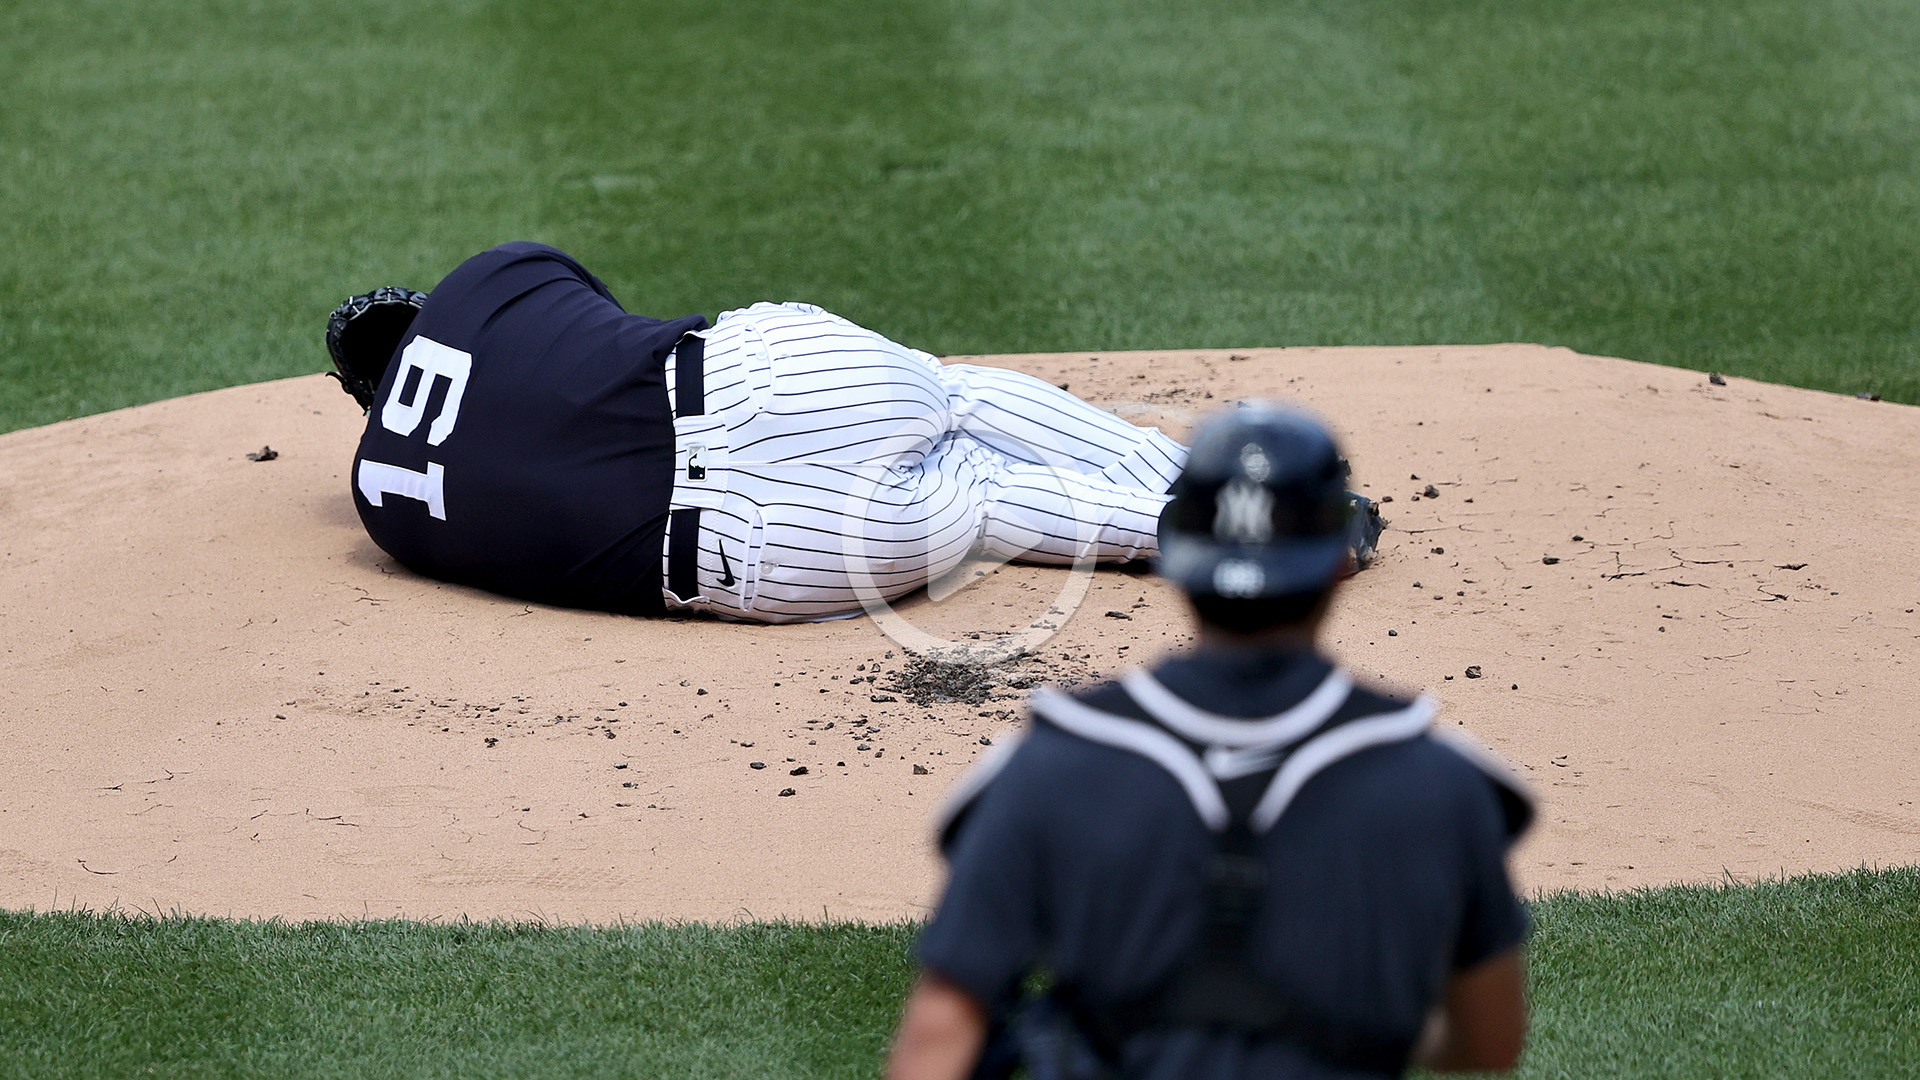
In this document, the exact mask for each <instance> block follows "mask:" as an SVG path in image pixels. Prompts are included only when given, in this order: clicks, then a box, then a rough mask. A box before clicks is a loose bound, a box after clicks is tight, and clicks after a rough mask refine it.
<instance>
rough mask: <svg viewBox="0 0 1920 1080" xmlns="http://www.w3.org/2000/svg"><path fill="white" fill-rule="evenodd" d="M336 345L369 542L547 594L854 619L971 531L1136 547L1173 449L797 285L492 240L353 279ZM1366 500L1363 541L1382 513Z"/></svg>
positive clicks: (676, 608) (919, 578) (963, 545)
mask: <svg viewBox="0 0 1920 1080" xmlns="http://www.w3.org/2000/svg"><path fill="white" fill-rule="evenodd" d="M327 348H328V352H329V353H330V354H331V356H332V358H333V362H334V367H335V372H334V374H335V377H337V378H338V379H339V380H340V382H341V384H342V386H343V387H345V389H346V390H347V392H348V393H350V394H352V395H353V397H354V399H355V400H356V401H358V402H359V403H360V404H361V406H362V407H363V408H365V409H367V410H368V422H367V427H366V433H365V435H364V436H363V437H362V438H361V440H360V447H359V451H358V453H357V454H356V455H355V458H354V465H353V473H352V476H353V498H354V504H355V507H356V508H357V509H358V511H359V514H360V519H361V521H362V523H363V524H364V525H365V526H366V529H367V533H368V535H369V536H371V537H372V538H373V540H374V542H375V543H376V544H378V545H379V546H380V547H381V548H382V549H384V550H385V551H386V552H387V553H388V554H390V555H392V556H393V557H394V558H395V559H397V560H399V561H400V562H401V563H402V564H404V565H405V566H407V567H409V568H410V569H412V570H414V571H416V572H418V573H421V574H424V575H426V576H428V577H433V578H437V579H441V580H445V581H452V582H458V583H462V584H467V585H473V586H477V587H479V588H483V589H487V590H490V591H493V592H497V593H502V594H505V595H510V596H516V597H521V598H525V599H529V600H536V601H541V602H545V603H552V604H558V605H562V606H570V607H583V608H595V609H602V610H608V611H615V612H623V613H630V614H637V615H658V614H666V613H685V612H706V613H710V614H714V615H718V616H720V617H723V618H730V619H739V620H748V621H756V622H770V623H778V622H794V621H803V620H810V619H823V618H838V617H844V616H848V615H853V614H858V613H859V612H860V611H861V610H862V609H863V607H865V606H867V605H871V604H873V603H876V602H884V601H890V600H893V599H895V598H898V597H900V596H902V595H904V594H906V593H908V592H911V591H912V590H914V589H916V588H918V587H920V586H922V585H924V584H926V583H927V582H928V581H931V580H933V579H935V578H937V577H939V576H941V575H942V574H945V573H947V572H948V571H950V570H952V569H953V568H954V567H956V566H958V565H959V564H960V562H961V561H962V560H963V559H965V558H966V557H967V555H968V554H969V553H970V552H974V551H983V552H985V553H987V554H990V555H993V556H996V557H998V558H1002V559H1019V560H1023V561H1028V562H1038V563H1048V564H1054V565H1068V564H1072V563H1074V562H1076V561H1079V560H1083V559H1090V560H1092V561H1095V562H1102V563H1113V562H1127V561H1130V560H1137V559H1144V558H1149V557H1151V556H1153V555H1155V554H1157V552H1158V550H1159V548H1158V541H1157V533H1158V524H1159V516H1160V511H1161V509H1162V507H1164V506H1165V504H1166V502H1167V494H1166V492H1167V488H1168V486H1169V485H1170V484H1171V483H1172V482H1173V480H1174V478H1175V477H1176V476H1178V475H1179V472H1180V469H1181V466H1182V465H1183V464H1184V463H1185V461H1186V449H1185V447H1183V446H1181V445H1180V444H1179V443H1177V442H1175V441H1173V440H1172V439H1170V438H1168V437H1167V436H1166V435H1164V434H1162V433H1161V432H1160V431H1159V430H1157V429H1154V428H1141V427H1136V426H1134V425H1132V424H1129V423H1127V422H1125V421H1123V420H1121V419H1119V418H1118V417H1116V416H1114V415H1112V414H1111V413H1107V412H1104V411H1102V410H1100V409H1097V408H1095V407H1093V406H1092V405H1089V404H1087V403H1086V402H1084V401H1081V400H1080V399H1079V398H1077V397H1074V396H1073V395H1072V394H1069V393H1067V392H1066V391H1064V390H1061V389H1059V388H1058V387H1055V386H1053V385H1051V384H1048V383H1045V382H1042V381H1041V380H1039V379H1035V378H1033V377H1031V376H1028V375H1024V374H1020V373H1018V372H1011V371H1004V370H1000V369H996V368H987V367H976V366H971V365H963V364H945V365H943V364H941V363H940V362H939V361H938V360H936V359H935V358H934V357H932V356H930V355H929V354H927V353H924V352H920V351H919V350H916V349H910V348H907V347H905V346H902V345H899V344H897V343H895V342H893V341H890V340H888V339H887V338H885V337H883V336H881V335H879V334H876V333H874V332H873V331H870V330H866V329H863V328H861V327H859V326H856V325H854V324H853V323H851V322H848V321H847V320H845V319H843V318H841V317H839V316H837V315H833V314H831V313H829V312H826V311H823V310H821V309H819V308H817V307H813V306H812V305H808V304H765V303H763V304H755V305H753V306H752V307H749V308H744V309H740V310H736V311H729V312H725V313H723V314H721V315H720V316H719V317H718V318H716V319H714V320H713V321H711V322H709V320H708V319H707V318H706V317H704V316H701V315H688V316H684V317H682V318H678V319H672V320H663V319H655V318H649V317H647V316H643V315H634V314H630V313H628V312H627V311H626V310H625V309H624V308H622V307H621V306H620V304H619V303H618V302H617V301H616V300H615V299H614V297H613V295H612V293H610V292H609V291H608V290H607V287H606V286H605V285H604V284H602V283H601V282H600V280H599V279H598V278H596V277H594V276H593V275H592V274H591V273H589V272H588V271H587V270H586V269H585V268H584V267H582V266H581V265H580V264H579V263H578V262H576V261H574V260H573V259H572V258H571V257H570V256H568V255H566V254H565V253H563V252H561V251H558V250H556V249H554V248H551V247H548V246H546V245H543V244H535V243H526V242H519V243H510V244H503V245H501V246H499V247H496V248H493V249H490V250H488V251H485V252H482V253H480V254H479V255H476V256H474V257H473V258H471V259H468V260H467V261H466V262H465V263H463V264H461V265H460V266H459V267H458V268H456V269H455V270H454V271H453V272H452V273H451V274H448V275H447V277H446V278H445V279H444V280H443V281H441V282H440V284H439V285H438V286H437V287H436V288H435V289H434V290H433V292H432V293H431V294H427V293H421V292H414V291H411V290H408V289H400V288H385V289H380V290H377V291H375V292H372V293H368V294H366V295H363V296H356V297H354V298H352V299H350V300H349V301H347V302H346V303H345V304H343V305H342V306H341V307H340V308H339V309H338V310H336V311H335V312H334V313H333V315H332V317H331V318H330V319H329V321H328V326H327ZM1362 505H1363V506H1365V505H1367V504H1365V503H1363V504H1362ZM1368 509H1369V510H1370V509H1371V508H1370V506H1369V507H1368ZM1361 519H1362V520H1363V522H1367V523H1371V524H1372V525H1373V528H1372V532H1366V531H1365V530H1364V529H1363V530H1361V532H1360V533H1358V534H1357V535H1356V541H1355V547H1356V549H1357V557H1358V558H1360V559H1364V558H1365V556H1366V554H1367V553H1368V552H1370V551H1371V546H1372V539H1373V534H1375V533H1377V531H1378V528H1377V518H1376V517H1375V516H1374V515H1373V514H1371V513H1368V514H1363V515H1361Z"/></svg>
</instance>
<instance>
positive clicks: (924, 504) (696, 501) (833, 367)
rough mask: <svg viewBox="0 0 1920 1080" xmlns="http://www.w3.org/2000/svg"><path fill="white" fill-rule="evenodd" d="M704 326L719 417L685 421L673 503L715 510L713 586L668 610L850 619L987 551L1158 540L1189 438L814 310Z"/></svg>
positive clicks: (710, 527) (670, 370)
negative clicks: (695, 463) (699, 476)
mask: <svg viewBox="0 0 1920 1080" xmlns="http://www.w3.org/2000/svg"><path fill="white" fill-rule="evenodd" d="M699 333H700V336H701V337H703V338H705V339H706V348H705V354H706V356H705V364H704V369H705V388H706V415H705V416H697V417H684V418H681V419H679V420H677V421H676V423H675V427H676V431H677V436H678V438H677V442H678V443H679V460H678V461H677V462H676V468H675V477H676V479H675V482H674V490H673V506H674V508H675V509H680V508H684V507H689V506H699V507H701V508H702V511H703V512H702V513H701V515H700V540H699V571H698V582H699V591H700V596H699V597H697V598H696V599H694V600H693V602H691V603H688V604H680V603H678V602H677V601H676V600H675V599H674V597H672V595H671V594H669V595H668V598H667V606H668V608H669V609H670V610H675V609H678V610H694V611H708V612H712V613H714V614H716V615H720V616H722V617H726V618H734V619H745V620H751V621H755V622H770V623H778V622H798V621H804V620H808V619H826V618H836V617H841V616H845V615H852V614H858V613H859V612H860V611H861V610H862V609H863V606H864V603H870V602H873V601H874V600H876V599H881V600H892V599H895V598H897V597H900V596H903V595H905V594H906V593H909V592H911V591H913V590H914V589H916V588H918V587H920V586H922V585H925V584H926V583H927V582H929V581H931V580H933V579H934V578H937V577H939V576H941V575H942V574H945V573H946V572H948V571H949V570H952V569H953V568H954V567H955V566H958V565H959V564H960V562H961V561H962V560H964V559H965V558H966V556H967V554H968V553H969V552H970V551H974V550H981V551H983V552H985V553H987V554H990V555H994V556H997V557H1000V558H1010V559H1019V560H1022V561H1027V562H1039V563H1052V564H1058V565H1065V564H1070V563H1073V562H1075V561H1076V560H1078V559H1080V558H1084V557H1088V556H1091V557H1092V558H1093V559H1095V560H1097V561H1101V562H1121V561H1125V560H1128V559H1136V558H1143V557H1146V556H1150V555H1154V554H1157V552H1158V542H1157V531H1158V525H1159V514H1160V508H1161V507H1162V506H1163V505H1165V503H1166V501H1167V496H1166V494H1165V492H1166V490H1167V488H1168V487H1169V486H1170V485H1171V484H1172V483H1173V480H1174V478H1175V477H1176V476H1177V475H1179V472H1180V468H1181V466H1182V465H1183V464H1185V462H1186V457H1187V451H1186V448H1185V447H1183V446H1181V445H1180V444H1179V443H1177V442H1174V441H1173V440H1172V439H1169V438H1168V437H1167V436H1165V435H1163V434H1161V433H1160V431H1159V429H1157V428H1140V427H1135V426H1134V425H1132V424H1129V423H1127V422H1126V421H1124V420H1121V419H1120V418H1119V417H1117V416H1114V415H1113V414H1111V413H1108V412H1105V411H1103V410H1100V409H1097V408H1095V407H1093V406H1092V405H1089V404H1087V403H1086V402H1084V401H1081V400H1080V399H1079V398H1077V397H1074V396H1073V395H1072V394H1069V393H1067V392H1066V391H1064V390H1061V389H1059V388H1058V387H1055V386H1053V385H1051V384H1048V383H1046V382H1043V381H1041V380H1039V379H1036V378H1034V377H1032V376H1030V375H1024V374H1021V373H1019V372H1013V371H1002V370H999V369H996V368H986V367H975V366H971V365H965V364H947V365H943V364H941V363H940V362H939V361H938V360H936V359H935V358H934V357H932V356H931V355H929V354H927V353H924V352H921V351H919V350H917V349H909V348H907V347H906V346H903V345H899V344H896V343H895V342H892V341H889V340H887V339H886V338H885V337H882V336H881V335H879V334H876V333H874V332H873V331H871V330H866V329H863V328H861V327H859V326H856V325H854V324H853V323H851V322H848V321H847V320H846V319H843V318H841V317H840V316H838V315H834V314H831V313H829V312H826V311H822V310H821V309H820V308H817V307H814V306H812V305H811V304H767V303H762V304H755V305H754V306H752V307H750V308H744V309H741V310H737V311H729V312H725V313H723V314H722V315H721V316H720V317H719V318H718V319H717V320H716V321H715V323H714V325H713V327H712V328H711V329H708V330H704V331H700V332H699ZM674 390H675V371H674V364H673V360H672V359H671V358H669V360H668V364H667V399H668V400H669V401H673V400H675V397H674ZM696 445H697V446H698V447H699V448H700V449H699V451H698V453H699V455H700V458H701V461H702V462H703V463H704V466H703V467H704V470H705V474H706V475H705V479H704V480H702V481H698V482H696V481H693V480H691V479H689V476H688V468H687V466H688V464H689V454H690V453H692V452H693V451H692V450H691V449H690V448H691V447H692V446H696ZM666 572H667V566H666V556H665V554H664V552H663V554H662V556H661V575H662V580H663V581H664V580H666Z"/></svg>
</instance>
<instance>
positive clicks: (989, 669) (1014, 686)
mask: <svg viewBox="0 0 1920 1080" xmlns="http://www.w3.org/2000/svg"><path fill="white" fill-rule="evenodd" d="M1085 675H1086V672H1085V671H1084V669H1083V668H1082V667H1081V665H1079V664H1075V663H1072V662H1071V661H1067V660H1065V658H1063V660H1062V661H1054V660H1049V659H1047V658H1045V657H1043V656H1040V655H1038V654H1034V653H1016V654H1014V655H1012V656H1008V655H1006V654H1005V653H1004V652H995V651H988V650H982V651H980V652H978V653H975V652H968V651H966V650H953V651H949V652H943V653H939V654H922V653H914V654H910V655H908V657H907V661H906V664H905V666H903V667H901V668H900V669H899V670H898V671H892V672H889V673H887V675H886V676H885V680H886V681H885V682H884V683H883V684H882V685H884V686H885V687H886V688H887V689H888V690H892V691H893V692H895V693H897V694H899V695H900V696H902V697H904V698H906V699H907V700H908V701H911V702H912V703H914V704H915V705H935V704H941V703H946V702H958V703H961V704H966V705H981V704H985V703H986V702H989V701H1005V700H1007V699H1009V698H1014V697H1018V696H1020V695H1021V694H1022V693H1024V692H1025V691H1027V690H1031V689H1033V688H1034V687H1036V686H1039V685H1041V684H1042V683H1048V682H1053V683H1061V684H1063V685H1069V686H1070V685H1073V684H1074V683H1076V682H1078V681H1079V678H1077V677H1076V676H1078V677H1084V676H1085Z"/></svg>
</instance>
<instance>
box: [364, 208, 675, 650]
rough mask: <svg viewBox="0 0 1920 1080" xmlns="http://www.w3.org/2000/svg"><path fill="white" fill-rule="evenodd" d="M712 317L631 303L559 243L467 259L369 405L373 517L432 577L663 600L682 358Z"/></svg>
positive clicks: (386, 539)
mask: <svg viewBox="0 0 1920 1080" xmlns="http://www.w3.org/2000/svg"><path fill="white" fill-rule="evenodd" d="M705 325H706V320H705V319H704V318H703V317H701V316H698V315H695V316H689V317H687V318H683V319H678V320H674V321H671V322H664V321H662V320H659V319H652V318H647V317H645V316H639V315H632V314H629V313H627V312H626V311H625V310H623V309H622V308H621V307H620V305H619V304H618V303H617V302H616V301H615V300H614V299H613V297H612V295H611V294H610V293H609V292H608V291H607V289H606V287H605V286H604V285H602V284H601V283H600V282H599V280H598V279H596V278H594V277H593V275H592V274H590V273H588V272H587V271H586V270H585V269H584V268H583V267H581V266H580V265H579V264H578V263H576V262H574V261H573V260H572V259H571V258H569V257H568V256H566V255H564V254H562V253H561V252H559V251H556V250H554V249H553V248H549V247H546V246H545V245H541V244H531V243H513V244H504V245H501V246H500V247H496V248H493V249H491V250H489V251H486V252H482V253H481V254H479V255H476V256H474V257H473V258H472V259H469V260H467V261H466V262H465V263H463V264H461V265H460V266H459V267H458V268H456V269H455V270H454V271H453V272H452V273H451V274H449V275H447V277H446V279H445V280H444V281H442V282H441V283H440V285H439V286H438V287H436V288H435V289H434V290H433V292H432V294H431V295H430V296H429V297H428V299H427V302H426V305H425V307H424V308H423V309H422V310H421V312H420V314H419V316H418V317H417V318H416V319H415V320H414V322H413V325H412V327H411V329H410V330H409V332H408V334H407V336H406V337H405V338H403V339H402V342H401V345H400V348H399V349H398V351H397V352H396V354H395V359H394V362H393V363H392V364H391V365H390V366H389V367H388V369H387V373H386V375H385V377H384V378H383V379H382V381H381V384H380V387H379V390H378V394H377V396H376V398H375V402H374V406H373V409H372V411H371V413H370V414H369V416H368V421H367V430H366V434H365V435H364V436H363V437H362V439H361V443H360V450H359V454H358V455H357V456H356V459H355V483H354V501H355V505H356V507H357V508H358V510H359V512H360V516H361V520H362V521H363V522H364V523H365V525H366V528H367V532H368V534H369V535H370V536H372V537H373V539H374V541H375V542H376V543H378V544H379V545H380V547H381V548H383V549H384V550H386V551H387V552H388V553H389V554H391V555H393V556H394V557H395V558H396V559H398V560H400V562H401V563H403V564H405V565H406V566H408V567H409V568H411V569H413V570H415V571H417V572H419V573H422V574H426V575H428V576H430V577H435V578H439V579H442V580H447V581H455V582H460V583H463V584H470V585H475V586H478V587H481V588H485V589H489V590H492V591H495V592H501V593H506V594H509V595H513V596H520V597H525V598H529V599H535V600H542V601H546V602H550V603H557V604H565V605H569V606H577V607H592V608H604V609H609V610H614V611H629V612H635V613H652V612H656V611H659V610H660V609H661V598H660V563H661V545H662V540H663V536H664V532H665V528H666V516H667V509H668V501H669V498H670V495H671V491H672V483H673V480H672V472H673V455H674V436H673V417H672V413H671V411H670V409H669V407H668V402H667V394H666V379H665V371H664V366H665V358H666V356H667V354H668V352H669V351H670V350H672V348H673V347H674V344H675V342H677V341H678V340H679V339H680V337H681V336H682V335H683V334H685V333H686V332H687V331H689V330H695V329H699V328H701V327H704V326H705Z"/></svg>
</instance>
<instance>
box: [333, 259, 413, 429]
mask: <svg viewBox="0 0 1920 1080" xmlns="http://www.w3.org/2000/svg"><path fill="white" fill-rule="evenodd" d="M426 302H427V294H426V293H423V292H415V291H413V290H412V289H402V288H399V287H397V286H392V285H389V286H387V287H385V288H379V289H375V290H373V291H372V292H370V293H362V294H361V295H359V296H355V297H352V298H350V299H348V300H347V302H346V303H344V304H341V305H340V306H339V307H337V308H334V309H333V314H332V315H329V316H327V355H329V356H331V357H333V368H334V370H332V371H329V372H327V374H329V375H331V376H333V377H334V378H336V379H338V380H340V386H341V388H342V389H344V390H346V392H347V393H349V394H352V395H353V400H355V401H357V402H359V403H360V407H361V408H362V409H371V408H373V395H374V392H375V390H376V389H377V388H378V387H379V386H380V377H381V376H382V375H385V374H386V373H387V365H388V364H390V363H392V362H393V350H394V349H395V348H397V347H398V346H399V344H400V339H401V338H403V337H405V336H406V334H407V328H408V327H409V326H412V325H413V317H414V316H415V315H418V314H420V308H421V306H422V305H424V304H425V303H426Z"/></svg>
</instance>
